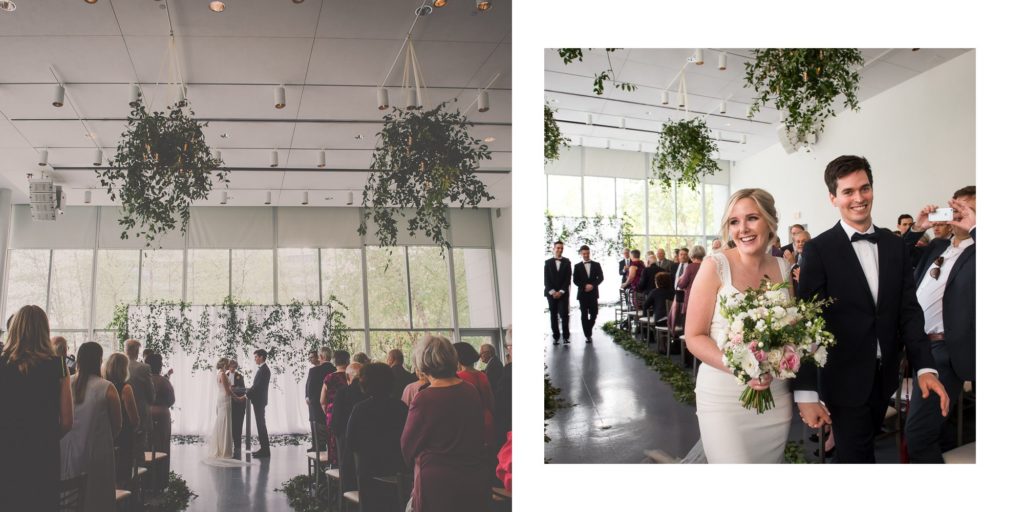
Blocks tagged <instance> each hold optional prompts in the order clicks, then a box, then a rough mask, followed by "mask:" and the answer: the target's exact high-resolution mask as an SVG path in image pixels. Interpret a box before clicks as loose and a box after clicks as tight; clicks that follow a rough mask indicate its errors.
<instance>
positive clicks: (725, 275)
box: [711, 252, 732, 286]
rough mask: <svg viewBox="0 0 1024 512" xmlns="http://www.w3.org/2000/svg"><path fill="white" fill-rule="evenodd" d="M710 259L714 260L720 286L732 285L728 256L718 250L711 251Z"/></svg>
mask: <svg viewBox="0 0 1024 512" xmlns="http://www.w3.org/2000/svg"><path fill="white" fill-rule="evenodd" d="M711 259H713V260H715V268H716V269H718V280H719V281H721V282H722V286H732V272H730V271H729V258H726V257H725V255H724V254H722V253H720V252H714V253H711Z"/></svg>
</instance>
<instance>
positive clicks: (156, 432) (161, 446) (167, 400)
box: [145, 353, 238, 489]
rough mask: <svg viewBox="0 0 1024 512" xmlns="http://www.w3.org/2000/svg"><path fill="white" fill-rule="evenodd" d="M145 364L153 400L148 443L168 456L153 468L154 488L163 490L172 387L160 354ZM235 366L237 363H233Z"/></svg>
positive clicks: (152, 354) (150, 357)
mask: <svg viewBox="0 0 1024 512" xmlns="http://www.w3.org/2000/svg"><path fill="white" fill-rule="evenodd" d="M145 362H146V364H148V365H149V369H150V371H151V373H152V376H151V377H150V379H152V380H153V391H154V395H155V398H154V399H153V403H151V404H149V415H150V417H151V418H152V419H153V436H152V438H151V441H150V443H151V444H152V450H153V451H157V452H163V453H166V454H167V455H168V458H167V459H164V460H163V461H162V462H161V464H159V465H158V466H154V468H153V469H154V479H153V481H154V482H155V483H156V487H157V488H158V489H163V488H164V487H167V479H168V476H169V473H168V470H169V468H170V453H171V406H173V405H174V386H172V385H171V381H169V380H167V377H164V376H163V375H162V372H163V369H164V358H163V356H161V355H160V354H156V353H151V354H150V355H149V356H147V357H146V359H145ZM235 365H236V366H237V365H238V363H235Z"/></svg>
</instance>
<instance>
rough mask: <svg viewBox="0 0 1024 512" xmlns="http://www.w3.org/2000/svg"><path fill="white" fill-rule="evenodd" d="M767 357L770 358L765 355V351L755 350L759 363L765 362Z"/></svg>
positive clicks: (755, 357) (755, 356)
mask: <svg viewBox="0 0 1024 512" xmlns="http://www.w3.org/2000/svg"><path fill="white" fill-rule="evenodd" d="M767 357H768V354H765V353H764V350H755V351H754V359H757V362H759V363H760V362H761V361H764V360H765V359H766V358H767Z"/></svg>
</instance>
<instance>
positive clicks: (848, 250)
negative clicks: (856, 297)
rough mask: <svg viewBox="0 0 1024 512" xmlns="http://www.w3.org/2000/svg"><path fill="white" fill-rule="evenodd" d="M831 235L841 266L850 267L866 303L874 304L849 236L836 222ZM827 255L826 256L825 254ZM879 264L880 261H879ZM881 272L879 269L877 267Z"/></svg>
mask: <svg viewBox="0 0 1024 512" xmlns="http://www.w3.org/2000/svg"><path fill="white" fill-rule="evenodd" d="M832 231H833V236H835V238H836V241H835V244H834V245H835V247H836V250H837V251H838V253H839V254H838V255H839V257H840V258H842V263H843V266H844V267H846V268H848V269H850V270H849V271H850V273H851V274H853V275H854V276H856V277H854V278H853V279H854V280H855V281H857V283H859V285H860V288H861V290H862V291H863V292H864V295H865V297H866V298H867V300H868V304H874V303H875V299H874V297H872V296H871V287H870V286H868V278H867V277H864V268H863V267H861V266H860V260H859V259H858V258H857V252H856V251H854V250H853V242H851V241H850V239H849V237H847V236H846V231H845V230H843V226H841V225H840V224H839V223H838V222H837V223H836V225H835V227H833V228H832ZM826 257H827V256H826ZM878 259H879V260H881V259H882V258H881V252H879V258H878ZM879 264H881V262H879ZM879 273H881V269H879Z"/></svg>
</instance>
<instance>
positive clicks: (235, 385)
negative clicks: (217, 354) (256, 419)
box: [228, 359, 249, 460]
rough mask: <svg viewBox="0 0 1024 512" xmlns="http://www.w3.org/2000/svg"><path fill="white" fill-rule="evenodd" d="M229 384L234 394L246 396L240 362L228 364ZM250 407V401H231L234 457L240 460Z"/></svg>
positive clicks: (233, 361)
mask: <svg viewBox="0 0 1024 512" xmlns="http://www.w3.org/2000/svg"><path fill="white" fill-rule="evenodd" d="M228 383H230V384H231V392H232V393H234V394H235V395H241V396H245V377H242V374H241V373H238V361H235V360H234V359H232V360H231V361H229V362H228ZM248 406H249V402H248V400H232V401H231V439H232V440H233V441H234V447H235V450H234V452H235V453H234V455H233V457H234V458H236V459H238V460H241V459H242V423H243V422H244V421H245V410H246V408H247V407H248Z"/></svg>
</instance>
